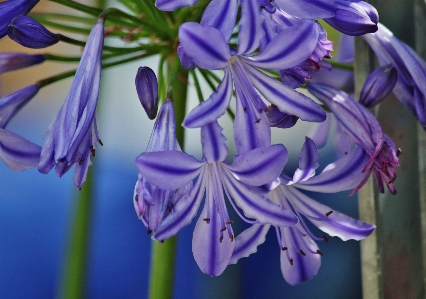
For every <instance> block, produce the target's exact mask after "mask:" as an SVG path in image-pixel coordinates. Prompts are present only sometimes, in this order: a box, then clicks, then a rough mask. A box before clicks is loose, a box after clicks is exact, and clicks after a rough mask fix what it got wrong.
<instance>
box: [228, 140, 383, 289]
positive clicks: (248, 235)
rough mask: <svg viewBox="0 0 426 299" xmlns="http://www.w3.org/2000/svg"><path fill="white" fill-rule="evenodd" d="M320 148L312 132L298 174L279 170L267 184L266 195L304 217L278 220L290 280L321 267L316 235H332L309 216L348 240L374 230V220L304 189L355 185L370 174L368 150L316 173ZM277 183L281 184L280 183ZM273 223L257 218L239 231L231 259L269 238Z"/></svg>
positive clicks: (332, 190)
mask: <svg viewBox="0 0 426 299" xmlns="http://www.w3.org/2000/svg"><path fill="white" fill-rule="evenodd" d="M318 157H319V153H318V151H317V149H316V147H315V143H314V142H313V141H312V140H311V139H309V138H307V139H306V141H305V144H304V146H303V148H302V152H301V154H300V159H299V168H298V169H297V170H296V172H295V173H294V176H293V178H289V177H287V176H285V175H281V176H280V180H279V181H278V182H277V183H276V184H270V185H268V186H264V187H263V189H266V191H268V190H270V189H272V190H271V191H270V192H269V193H268V194H267V195H266V196H267V197H268V198H270V199H271V200H272V201H273V202H275V203H277V204H279V205H281V206H283V207H285V208H287V209H289V210H291V211H293V212H294V213H295V214H296V215H297V216H298V217H299V220H300V222H298V223H297V224H296V225H295V226H291V227H279V226H275V229H276V233H277V238H278V245H279V248H280V252H281V258H280V260H281V271H282V274H283V276H284V279H285V280H286V281H287V282H288V283H289V284H291V285H296V284H299V283H301V282H303V281H305V280H308V279H311V278H313V277H314V276H315V275H316V274H317V272H318V269H319V267H320V264H321V256H322V254H323V253H322V252H321V251H320V249H319V248H318V246H317V244H316V243H315V241H327V240H328V239H327V237H326V236H323V237H318V236H316V235H315V234H313V233H312V231H311V230H310V229H309V228H308V226H307V225H306V222H305V219H307V220H309V221H310V222H312V223H313V224H314V225H315V226H317V227H318V228H319V229H321V230H322V231H324V232H326V233H327V234H329V235H331V236H337V237H339V238H341V239H342V240H344V241H346V240H349V239H355V240H361V239H364V238H365V237H367V236H369V235H370V234H371V233H372V231H373V230H374V228H375V226H374V225H371V224H368V223H365V222H362V221H359V220H356V219H353V218H351V217H349V216H347V215H345V214H342V213H340V212H338V211H335V210H332V209H331V208H329V207H327V206H325V205H323V204H320V203H318V202H316V201H315V200H313V199H312V198H310V197H309V196H307V195H305V194H304V193H303V192H301V191H300V190H299V189H305V190H310V191H316V192H321V193H335V192H339V191H343V190H348V189H352V188H354V187H356V186H357V185H358V184H359V182H360V181H362V180H363V178H364V177H365V176H366V174H365V173H362V165H363V164H364V163H366V162H367V160H368V158H369V157H368V155H366V154H365V152H364V151H363V150H362V149H361V148H358V149H356V150H355V151H353V152H351V153H350V154H348V155H346V156H345V157H343V158H341V159H339V160H337V161H336V162H334V163H332V164H330V165H328V166H327V167H326V168H325V169H324V170H323V172H322V173H321V174H319V175H318V176H316V177H314V175H315V170H316V168H317V167H318V163H317V159H318ZM277 185H278V186H277ZM269 228H270V225H260V224H254V225H253V226H252V227H250V228H248V229H247V230H245V231H244V232H243V233H241V234H240V235H238V237H237V238H236V240H235V248H234V252H233V255H232V258H231V261H230V263H236V262H237V261H238V260H239V259H240V258H242V257H247V256H249V255H250V254H252V253H254V252H256V251H257V246H259V245H260V244H262V243H263V242H264V241H265V237H266V233H267V232H268V230H269Z"/></svg>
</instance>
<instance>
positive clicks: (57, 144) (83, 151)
mask: <svg viewBox="0 0 426 299" xmlns="http://www.w3.org/2000/svg"><path fill="white" fill-rule="evenodd" d="M103 22H104V20H103V19H99V20H98V22H97V23H96V24H95V25H94V26H93V28H92V31H91V33H90V35H89V38H88V40H87V43H86V46H85V48H84V51H83V54H82V57H81V60H80V64H79V66H78V68H77V72H76V75H75V78H74V81H73V82H72V85H71V89H70V92H69V93H68V95H67V97H66V99H65V102H64V104H63V105H62V107H61V108H60V109H59V112H58V114H57V115H56V117H55V119H54V120H53V122H52V123H51V124H50V126H49V128H48V129H47V131H46V133H45V135H44V139H43V145H42V151H41V160H40V164H39V167H38V169H39V171H40V172H42V173H47V172H49V171H50V170H51V169H52V168H53V167H55V170H56V175H57V176H58V177H61V176H62V175H63V174H64V173H66V172H67V171H68V170H69V169H70V168H71V167H72V166H73V165H74V164H75V171H74V184H75V185H76V187H77V188H81V186H82V185H83V183H84V182H85V180H86V176H87V171H88V168H89V166H90V165H91V164H92V162H91V157H93V156H94V155H95V150H96V143H98V142H99V143H100V144H101V145H102V143H101V141H100V139H99V136H98V129H97V118H96V104H97V101H98V95H99V84H100V79H101V63H102V48H103V40H104V25H103Z"/></svg>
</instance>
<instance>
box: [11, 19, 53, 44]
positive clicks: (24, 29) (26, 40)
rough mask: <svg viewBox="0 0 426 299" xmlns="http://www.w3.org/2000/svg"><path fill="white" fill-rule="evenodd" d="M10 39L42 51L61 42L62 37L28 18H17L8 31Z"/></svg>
mask: <svg viewBox="0 0 426 299" xmlns="http://www.w3.org/2000/svg"><path fill="white" fill-rule="evenodd" d="M7 34H8V36H9V38H10V39H12V40H14V41H15V42H17V43H18V44H21V45H22V46H24V47H27V48H32V49H40V48H46V47H49V46H52V45H54V44H56V43H57V42H59V38H60V35H59V34H54V33H52V32H50V31H49V30H47V29H46V27H44V26H43V25H41V24H40V23H39V22H37V21H35V20H34V19H32V18H30V17H27V16H17V17H16V18H14V19H13V20H12V22H11V23H10V24H9V27H8V29H7Z"/></svg>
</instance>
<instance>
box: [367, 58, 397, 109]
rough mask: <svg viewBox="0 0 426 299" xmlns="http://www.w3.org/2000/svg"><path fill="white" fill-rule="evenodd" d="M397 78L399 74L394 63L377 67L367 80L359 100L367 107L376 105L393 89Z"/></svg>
mask: <svg viewBox="0 0 426 299" xmlns="http://www.w3.org/2000/svg"><path fill="white" fill-rule="evenodd" d="M397 79H398V74H397V71H396V69H395V68H394V67H393V66H392V64H388V65H384V66H381V67H379V68H377V69H376V70H374V72H372V73H371V74H370V76H368V78H367V81H365V84H364V86H363V88H362V91H361V96H360V99H359V102H360V103H361V104H362V105H364V106H365V107H367V108H371V107H374V106H376V105H377V104H379V103H380V102H381V101H383V100H384V99H385V98H386V96H387V95H388V94H389V93H390V92H391V91H392V89H393V87H394V86H395V84H396V81H397Z"/></svg>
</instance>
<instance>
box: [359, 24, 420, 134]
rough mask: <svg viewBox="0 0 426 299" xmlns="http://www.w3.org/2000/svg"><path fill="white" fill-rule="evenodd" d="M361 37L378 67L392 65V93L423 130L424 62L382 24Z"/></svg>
mask: <svg viewBox="0 0 426 299" xmlns="http://www.w3.org/2000/svg"><path fill="white" fill-rule="evenodd" d="M378 27H379V30H378V31H377V32H376V33H371V34H367V35H365V36H363V38H364V39H365V40H366V41H367V43H368V44H369V45H370V47H371V48H372V49H373V51H374V52H375V54H376V56H377V58H378V60H379V63H380V65H387V64H392V65H393V66H394V67H395V68H396V70H397V73H398V79H397V82H396V85H395V87H394V89H393V93H394V94H395V96H396V97H397V98H398V100H399V101H400V102H401V103H402V104H403V105H404V106H406V107H407V108H408V109H409V110H410V111H411V113H413V114H414V116H415V117H416V118H417V120H418V121H419V122H420V124H421V125H422V127H423V129H424V130H426V85H425V84H424V82H426V62H425V61H424V60H423V59H422V58H420V56H419V55H418V54H417V53H416V52H415V51H414V50H413V49H411V48H410V47H409V46H407V45H406V44H405V43H403V42H402V41H400V40H399V39H397V38H396V37H395V36H394V35H393V33H392V32H391V31H389V30H388V29H387V28H386V27H385V26H383V24H380V23H379V24H378Z"/></svg>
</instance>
